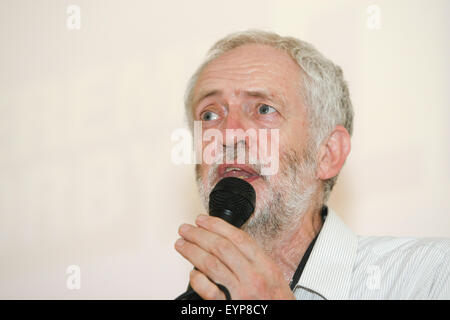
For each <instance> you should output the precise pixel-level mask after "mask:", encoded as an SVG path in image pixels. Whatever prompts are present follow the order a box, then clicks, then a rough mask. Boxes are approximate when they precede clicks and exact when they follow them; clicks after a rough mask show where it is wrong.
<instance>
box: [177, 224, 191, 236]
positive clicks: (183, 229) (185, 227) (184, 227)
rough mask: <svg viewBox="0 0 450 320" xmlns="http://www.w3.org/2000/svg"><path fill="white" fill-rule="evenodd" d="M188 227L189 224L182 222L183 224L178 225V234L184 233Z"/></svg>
mask: <svg viewBox="0 0 450 320" xmlns="http://www.w3.org/2000/svg"><path fill="white" fill-rule="evenodd" d="M190 228H191V226H190V225H188V224H186V223H183V224H182V225H181V226H180V228H179V229H178V233H179V234H182V233H185V232H186V231H188V230H189V229H190Z"/></svg>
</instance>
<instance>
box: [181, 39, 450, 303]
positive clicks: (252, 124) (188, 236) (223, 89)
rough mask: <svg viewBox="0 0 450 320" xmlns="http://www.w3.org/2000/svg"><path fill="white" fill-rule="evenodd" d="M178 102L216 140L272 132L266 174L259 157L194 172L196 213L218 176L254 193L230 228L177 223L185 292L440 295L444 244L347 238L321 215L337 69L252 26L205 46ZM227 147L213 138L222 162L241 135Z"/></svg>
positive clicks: (447, 294) (335, 136)
mask: <svg viewBox="0 0 450 320" xmlns="http://www.w3.org/2000/svg"><path fill="white" fill-rule="evenodd" d="M185 102H186V112H187V116H188V119H189V121H190V123H191V124H192V123H193V122H194V121H200V122H201V124H202V128H203V129H206V130H208V129H216V131H217V130H218V131H219V132H221V133H222V134H223V136H224V137H225V136H226V135H227V133H229V132H230V130H243V131H248V130H253V129H254V130H256V131H258V130H263V129H268V130H269V131H270V132H271V133H270V134H272V135H273V134H275V133H274V132H275V131H271V130H277V131H276V132H278V133H279V145H278V147H279V169H278V170H277V172H276V173H274V174H272V175H263V174H262V168H263V167H264V166H263V164H262V161H261V158H258V159H257V161H256V162H255V163H249V161H247V163H245V164H237V163H235V162H233V161H231V162H232V163H230V161H216V162H212V163H211V162H210V163H206V162H202V163H201V164H198V165H197V167H196V173H197V180H198V181H197V182H198V186H199V190H200V194H201V197H202V199H203V201H204V204H205V207H207V203H208V196H209V193H210V191H211V190H212V188H213V187H214V185H215V184H216V183H217V182H218V181H219V180H220V179H222V178H224V177H227V176H236V177H240V178H242V179H244V180H246V181H248V182H249V183H251V184H252V186H253V187H254V189H255V191H256V195H257V198H256V208H255V212H254V214H253V215H252V217H251V218H250V219H249V221H248V222H247V223H246V224H245V225H244V226H243V227H242V228H241V229H237V228H235V227H233V226H231V225H230V224H228V223H226V222H225V221H222V220H221V219H219V218H215V217H210V216H208V215H199V216H198V218H197V219H196V225H195V226H194V225H188V224H183V225H182V226H181V227H180V228H179V234H180V235H181V238H180V239H178V240H177V242H176V243H175V248H176V250H177V251H178V252H179V253H180V254H181V255H183V256H184V257H185V258H186V259H187V260H189V261H190V262H191V263H192V264H193V265H194V266H195V267H196V268H195V269H194V270H193V271H192V272H191V274H190V285H191V286H192V288H193V289H194V290H195V291H196V292H197V293H198V294H199V295H200V296H201V297H202V298H203V299H224V298H225V297H226V295H225V291H224V290H222V289H221V288H220V286H219V285H222V286H224V287H225V288H226V289H227V290H228V293H229V295H230V296H231V298H232V299H439V298H441V299H442V298H444V299H445V298H447V299H448V298H450V278H449V277H450V262H449V261H450V259H449V252H450V250H449V248H450V242H449V241H448V240H445V239H421V240H419V239H396V238H387V237H383V238H381V237H380V238H377V237H356V236H355V235H354V234H353V233H352V232H351V231H350V230H349V229H348V228H347V227H346V226H345V225H344V223H343V222H342V221H341V220H340V218H339V217H338V216H337V215H336V214H335V213H334V212H333V211H332V210H331V209H329V208H327V206H326V202H327V199H328V197H329V194H330V191H331V190H332V188H333V185H334V183H335V181H336V178H337V176H338V174H339V172H340V170H341V168H342V167H343V165H344V163H345V160H346V158H347V156H348V154H349V152H350V136H351V134H352V121H353V110H352V105H351V101H350V97H349V93H348V89H347V85H346V83H345V81H344V79H343V74H342V71H341V69H340V68H339V67H338V66H336V65H334V64H333V63H332V62H331V61H329V60H328V59H326V58H325V57H323V55H321V54H320V53H319V52H318V51H317V50H315V49H314V48H313V47H312V46H311V45H309V44H307V43H305V42H303V41H300V40H297V39H294V38H290V37H281V36H279V35H277V34H274V33H268V32H262V31H248V32H241V33H236V34H231V35H229V36H228V37H226V38H224V39H222V40H220V41H219V42H217V43H216V44H215V45H214V46H213V47H212V48H211V50H210V51H209V56H208V58H207V59H206V61H205V62H204V63H203V64H202V65H201V66H200V67H199V69H198V70H197V72H196V73H195V74H194V75H193V77H192V78H191V81H190V83H189V86H188V89H187V93H186V101H185ZM237 140H238V141H237ZM237 140H235V141H232V140H227V139H223V141H221V143H220V148H223V150H222V151H224V155H225V159H226V160H229V159H228V156H227V155H228V154H229V153H228V151H229V150H230V149H231V150H241V151H242V150H246V151H248V150H249V145H250V139H249V137H248V136H246V137H244V138H243V139H237ZM230 141H232V142H230ZM203 144H204V145H203V147H205V145H206V142H203ZM261 144H262V142H261V141H257V146H258V147H261ZM216 151H217V150H216ZM219 151H220V150H219ZM219 151H217V154H218V152H219ZM217 154H216V155H217ZM232 154H234V153H232ZM218 158H219V157H218ZM233 159H235V157H234V158H233ZM222 160H223V159H222Z"/></svg>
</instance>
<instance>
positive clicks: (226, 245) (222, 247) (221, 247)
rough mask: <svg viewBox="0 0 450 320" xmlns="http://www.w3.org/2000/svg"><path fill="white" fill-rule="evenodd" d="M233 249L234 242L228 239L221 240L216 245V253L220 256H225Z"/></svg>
mask: <svg viewBox="0 0 450 320" xmlns="http://www.w3.org/2000/svg"><path fill="white" fill-rule="evenodd" d="M231 250H232V244H231V243H230V242H229V241H227V240H220V241H218V242H217V243H216V245H215V252H214V253H215V254H216V255H218V256H225V255H227V254H229V253H230V251H231Z"/></svg>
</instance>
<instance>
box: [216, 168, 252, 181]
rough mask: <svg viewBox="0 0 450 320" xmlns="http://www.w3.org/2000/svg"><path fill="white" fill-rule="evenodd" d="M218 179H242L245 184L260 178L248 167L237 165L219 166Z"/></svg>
mask: <svg viewBox="0 0 450 320" xmlns="http://www.w3.org/2000/svg"><path fill="white" fill-rule="evenodd" d="M218 171H219V177H220V178H221V179H222V178H227V177H236V178H240V179H243V180H245V181H247V182H251V181H254V180H256V179H258V178H259V177H260V175H259V174H258V173H257V172H256V171H255V170H253V169H252V168H251V167H250V166H247V165H239V164H221V165H220V166H219V168H218Z"/></svg>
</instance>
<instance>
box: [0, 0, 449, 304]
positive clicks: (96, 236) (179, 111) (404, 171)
mask: <svg viewBox="0 0 450 320" xmlns="http://www.w3.org/2000/svg"><path fill="white" fill-rule="evenodd" d="M70 4H75V5H78V6H79V7H80V8H81V29H80V30H72V31H71V30H69V29H68V28H67V26H66V20H67V18H68V14H67V13H66V9H67V7H68V5H70ZM372 4H375V5H377V6H378V8H379V9H380V13H381V16H380V17H381V28H380V29H370V28H368V26H367V20H368V19H369V14H368V12H367V8H368V7H369V5H372ZM449 9H450V2H448V1H445V0H443V1H409V0H408V1H339V4H338V1H299V0H295V1H263V0H255V1H242V0H237V1H235V0H229V1H111V0H108V1H106V0H105V1H92V0H89V1H87V0H74V1H70V2H69V1H57V0H55V1H16V0H14V1H13V0H11V1H4V0H2V1H1V2H0V44H1V50H0V298H61V299H72V298H74V299H78V298H87V299H91V298H125V299H131V298H136V299H171V298H174V297H175V296H176V295H178V294H179V293H181V291H182V290H183V289H184V288H185V286H186V282H187V276H188V271H189V270H190V269H191V266H190V265H189V263H187V262H186V261H184V259H182V258H181V257H180V256H179V255H178V254H177V253H176V252H175V250H174V249H173V243H174V242H175V240H176V239H177V228H178V226H179V225H180V224H181V223H182V222H192V221H193V219H194V217H195V216H196V215H197V214H198V213H200V212H202V208H201V205H200V202H199V198H198V195H197V193H196V189H195V184H194V179H193V178H194V175H193V166H188V165H180V166H176V165H174V164H172V163H171V161H170V152H171V148H172V147H173V145H174V142H172V141H171V140H170V135H171V133H172V132H173V130H175V129H176V128H180V127H183V126H184V125H185V124H184V122H183V119H184V118H183V105H182V97H183V93H184V88H185V85H186V81H187V79H188V77H189V75H190V74H191V73H192V72H193V71H194V70H195V68H196V66H197V65H198V64H199V63H200V61H201V59H202V58H203V56H204V54H205V53H206V50H207V49H208V48H209V47H210V46H211V45H212V44H213V43H214V42H215V41H216V40H217V39H219V38H220V37H222V36H224V35H226V34H228V33H229V32H232V31H237V30H242V29H247V28H264V29H266V30H272V31H276V32H278V33H280V34H282V35H291V36H295V37H299V38H301V39H304V40H307V41H310V42H311V43H313V44H314V45H315V46H316V47H317V48H318V49H319V50H321V51H322V52H323V53H325V54H326V55H327V56H328V57H329V58H331V59H332V60H334V61H335V62H336V63H338V64H339V65H341V66H342V68H343V70H344V72H345V75H346V78H347V79H348V82H349V85H350V91H351V95H352V99H353V103H354V107H355V113H356V117H355V131H354V132H355V133H354V139H353V150H352V152H351V155H350V158H349V160H348V162H347V164H346V167H345V169H344V171H343V173H342V175H341V177H340V179H339V180H338V184H337V187H336V190H335V192H334V193H333V195H332V199H331V206H332V207H333V208H334V209H335V210H336V211H337V212H338V213H340V215H341V217H342V218H343V219H344V220H345V221H346V222H347V224H348V225H349V226H350V227H351V228H352V229H353V230H354V231H355V232H356V233H358V234H370V235H396V236H420V237H422V236H445V237H449V236H450V217H449V212H450V192H449V191H450V165H449V164H450V151H449V145H450V129H449V120H450V108H449V102H450V93H449V90H448V89H449V88H448V83H449V81H450V79H449V77H450V76H449V74H450V73H449V71H450V68H449V66H450V63H449V59H448V57H449V56H450V48H449V41H448V30H450V23H449V21H450V20H449V14H450V10H449ZM72 264H75V265H79V266H80V268H81V289H80V290H68V289H67V287H66V280H67V277H68V275H67V274H66V268H67V267H68V266H69V265H72Z"/></svg>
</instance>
